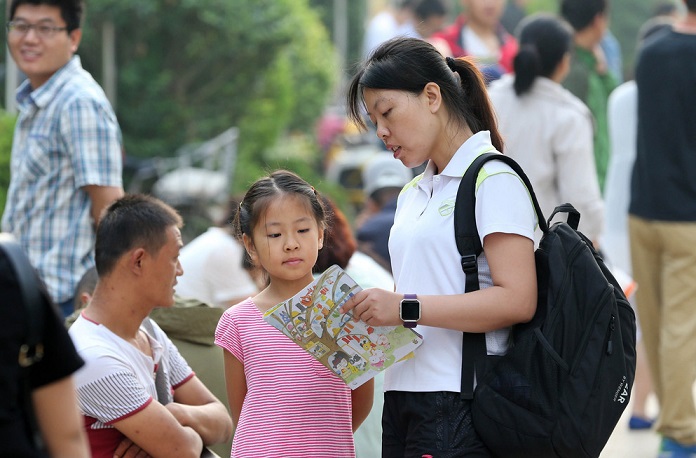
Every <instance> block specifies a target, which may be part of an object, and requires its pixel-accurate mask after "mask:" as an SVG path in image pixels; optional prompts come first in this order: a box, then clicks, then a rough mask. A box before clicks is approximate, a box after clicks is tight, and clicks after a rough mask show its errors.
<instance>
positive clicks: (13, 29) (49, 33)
mask: <svg viewBox="0 0 696 458" xmlns="http://www.w3.org/2000/svg"><path fill="white" fill-rule="evenodd" d="M31 29H34V30H35V31H36V35H38V37H39V38H42V39H45V40H46V39H49V38H53V35H55V33H56V32H59V31H61V30H68V28H67V27H56V26H55V25H50V24H29V23H28V22H24V21H11V22H8V23H7V33H8V34H14V35H17V36H22V37H23V36H25V35H26V34H27V33H29V31H30V30H31Z"/></svg>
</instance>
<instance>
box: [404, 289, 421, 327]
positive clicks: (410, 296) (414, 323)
mask: <svg viewBox="0 0 696 458" xmlns="http://www.w3.org/2000/svg"><path fill="white" fill-rule="evenodd" d="M404 299H409V300H415V301H417V300H418V295H416V294H404ZM417 325H418V322H417V321H404V327H405V328H409V329H413V328H415V327H416V326H417Z"/></svg>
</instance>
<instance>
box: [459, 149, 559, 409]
mask: <svg viewBox="0 0 696 458" xmlns="http://www.w3.org/2000/svg"><path fill="white" fill-rule="evenodd" d="M491 160H499V161H502V162H504V163H506V164H507V165H509V166H510V167H511V168H512V169H513V170H514V171H515V173H517V175H519V177H520V178H521V179H522V181H523V182H524V184H525V186H526V187H527V190H528V191H529V195H530V197H531V199H532V202H533V204H534V210H535V211H536V214H537V220H538V222H539V226H540V227H541V230H542V231H544V233H546V232H548V224H547V223H546V220H545V219H544V215H543V213H542V212H541V207H540V206H539V202H537V198H536V195H535V194H534V189H533V188H532V184H531V182H530V181H529V178H528V177H527V175H526V174H525V173H524V171H523V170H522V168H521V167H520V166H519V164H517V162H515V160H514V159H512V158H511V157H510V156H505V155H503V154H500V153H483V154H481V155H480V156H478V157H477V158H476V159H474V161H473V162H472V163H471V165H469V168H467V170H466V172H465V173H464V176H463V177H462V181H461V183H460V184H459V189H458V190H457V198H456V201H455V205H454V237H455V241H456V243H457V250H458V251H459V255H460V257H461V265H462V270H463V271H464V275H465V276H466V289H465V291H466V292H469V291H476V290H478V289H479V282H478V265H477V262H478V261H477V258H478V256H479V255H480V254H481V252H482V251H483V246H482V245H481V239H480V237H479V233H478V229H477V228H476V180H477V179H478V176H479V172H480V170H481V167H483V165H484V164H485V163H486V162H488V161H491ZM484 356H486V335H485V334H484V333H468V332H465V333H464V335H463V343H462V378H461V396H462V398H463V399H473V396H474V373H475V369H476V361H477V360H479V359H481V358H482V357H484Z"/></svg>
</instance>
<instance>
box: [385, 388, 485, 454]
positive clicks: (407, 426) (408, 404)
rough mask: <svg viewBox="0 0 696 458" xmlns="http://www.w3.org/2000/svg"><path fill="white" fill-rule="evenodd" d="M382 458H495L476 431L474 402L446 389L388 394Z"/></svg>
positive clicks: (388, 392) (386, 397)
mask: <svg viewBox="0 0 696 458" xmlns="http://www.w3.org/2000/svg"><path fill="white" fill-rule="evenodd" d="M382 430H383V433H382V458H422V457H423V455H431V456H432V457H433V458H455V457H467V458H468V457H491V456H492V454H491V453H490V451H489V450H488V449H487V448H486V446H485V445H484V444H483V442H482V441H481V439H480V438H479V436H478V434H476V431H475V430H474V426H473V423H472V421H471V401H466V400H463V399H461V396H460V394H459V393H451V392H446V391H440V392H434V393H410V392H403V391H387V392H386V393H384V411H383V413H382Z"/></svg>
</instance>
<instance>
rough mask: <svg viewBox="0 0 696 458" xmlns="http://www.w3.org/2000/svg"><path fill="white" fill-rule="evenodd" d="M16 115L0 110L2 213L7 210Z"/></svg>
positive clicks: (0, 213)
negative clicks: (6, 203)
mask: <svg viewBox="0 0 696 458" xmlns="http://www.w3.org/2000/svg"><path fill="white" fill-rule="evenodd" d="M16 121H17V117H16V116H12V115H8V114H7V113H5V112H4V111H0V215H2V213H3V211H4V210H5V202H6V200H7V190H8V188H9V187H10V155H11V153H12V136H13V134H14V126H15V122H16Z"/></svg>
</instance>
